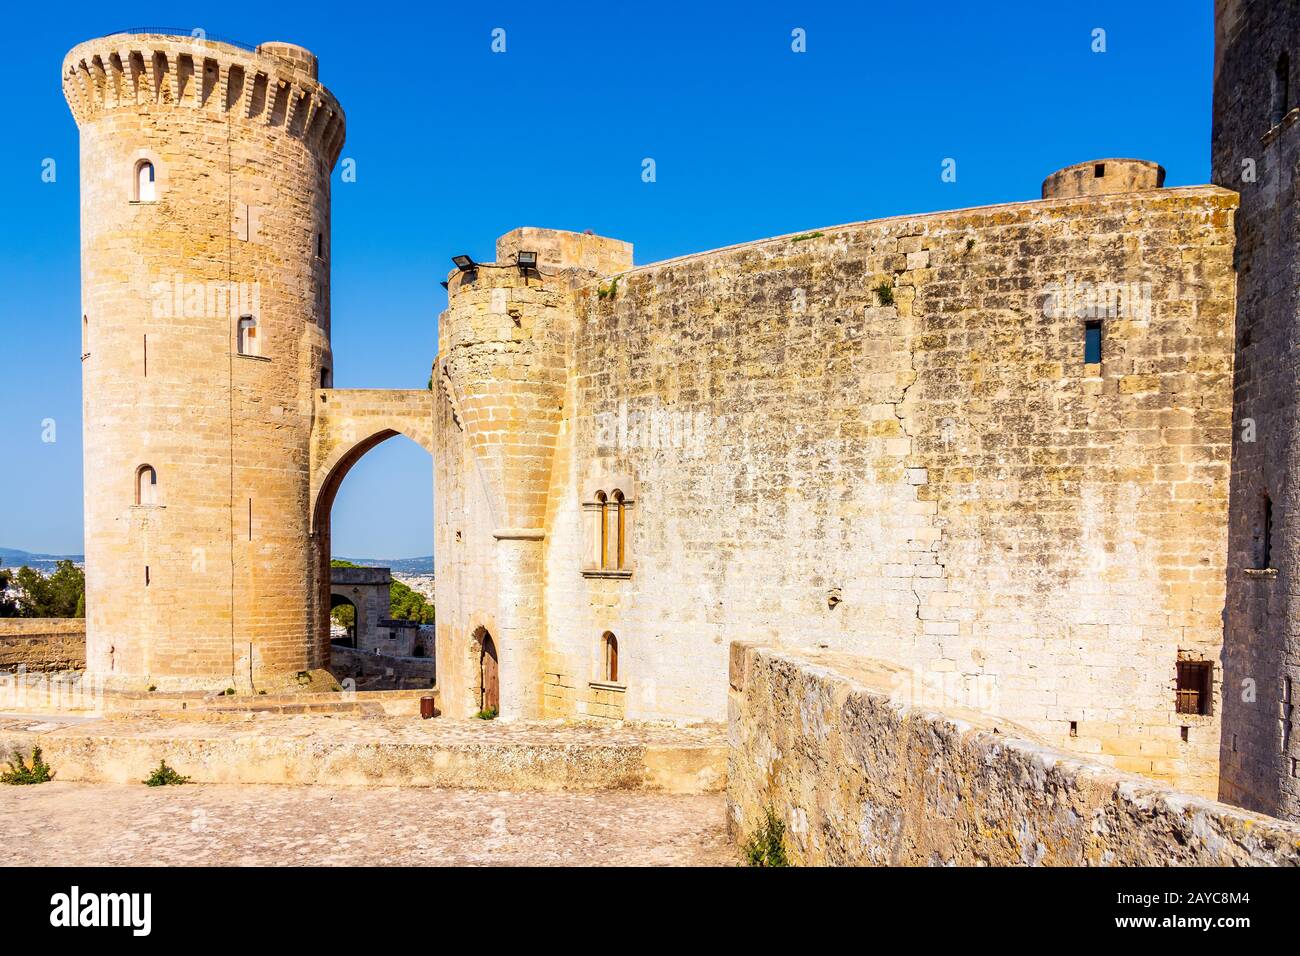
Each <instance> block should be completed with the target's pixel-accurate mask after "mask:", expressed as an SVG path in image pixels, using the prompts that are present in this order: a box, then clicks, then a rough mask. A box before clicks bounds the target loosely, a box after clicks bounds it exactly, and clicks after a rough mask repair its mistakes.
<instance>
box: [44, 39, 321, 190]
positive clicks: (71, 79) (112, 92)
mask: <svg viewBox="0 0 1300 956" xmlns="http://www.w3.org/2000/svg"><path fill="white" fill-rule="evenodd" d="M62 76H63V93H64V96H65V97H66V98H67V100H68V106H69V107H70V108H71V109H72V113H73V116H74V117H75V118H76V120H77V125H78V126H84V125H85V124H86V123H88V122H92V121H94V120H95V119H97V118H99V117H100V116H102V115H103V114H105V113H111V112H112V111H116V110H124V109H131V110H139V109H141V108H145V109H149V110H154V109H159V108H175V109H181V110H195V111H200V112H207V113H211V114H214V115H220V116H225V117H229V118H230V119H232V120H234V121H237V122H240V123H246V124H249V125H252V126H261V127H265V128H267V129H279V130H281V131H282V132H283V133H285V134H286V135H288V136H291V137H293V138H295V139H298V140H301V141H302V142H303V144H304V145H305V146H306V147H307V148H308V149H310V150H312V151H313V152H316V153H317V154H318V155H319V156H320V158H321V159H323V160H324V162H325V164H326V168H327V169H329V168H333V166H334V163H335V162H336V161H337V160H338V156H339V152H340V151H341V150H342V148H343V140H344V137H345V135H346V125H347V123H346V119H345V117H344V114H343V108H342V107H341V106H340V105H339V102H338V100H337V99H335V98H334V95H333V94H332V93H330V91H329V90H328V89H326V88H325V87H324V86H323V85H322V84H321V83H320V81H319V79H317V66H316V57H315V56H313V55H312V54H311V53H310V52H309V51H307V50H305V49H303V48H302V47H299V46H296V45H294V44H290V43H278V42H277V43H264V44H262V45H261V46H259V47H257V48H256V49H255V50H244V49H241V48H240V47H238V46H234V45H232V44H229V43H221V42H217V41H213V40H207V39H201V38H198V37H179V36H166V35H162V34H151V33H140V34H131V33H119V34H113V35H111V36H106V37H100V38H98V39H95V40H88V41H86V42H85V43H81V44H78V45H77V46H75V47H73V49H72V50H71V51H70V52H69V53H68V55H67V56H66V57H64V60H63V74H62Z"/></svg>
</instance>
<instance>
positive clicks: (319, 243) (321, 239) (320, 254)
mask: <svg viewBox="0 0 1300 956" xmlns="http://www.w3.org/2000/svg"><path fill="white" fill-rule="evenodd" d="M316 258H317V259H324V258H325V234H324V233H323V232H318V233H316Z"/></svg>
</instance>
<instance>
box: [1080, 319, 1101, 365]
mask: <svg viewBox="0 0 1300 956" xmlns="http://www.w3.org/2000/svg"><path fill="white" fill-rule="evenodd" d="M1083 361H1084V364H1085V365H1099V364H1100V363H1101V319H1091V320H1089V321H1088V322H1085V323H1084V325H1083Z"/></svg>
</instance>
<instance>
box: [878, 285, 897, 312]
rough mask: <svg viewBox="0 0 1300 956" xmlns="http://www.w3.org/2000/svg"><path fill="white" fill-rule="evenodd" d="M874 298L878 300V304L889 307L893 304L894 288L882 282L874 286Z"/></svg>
mask: <svg viewBox="0 0 1300 956" xmlns="http://www.w3.org/2000/svg"><path fill="white" fill-rule="evenodd" d="M875 292H876V297H877V298H879V299H880V304H881V305H884V306H890V305H893V304H894V287H893V286H892V285H890V284H889V283H888V282H882V283H880V285H878V286H876V289H875Z"/></svg>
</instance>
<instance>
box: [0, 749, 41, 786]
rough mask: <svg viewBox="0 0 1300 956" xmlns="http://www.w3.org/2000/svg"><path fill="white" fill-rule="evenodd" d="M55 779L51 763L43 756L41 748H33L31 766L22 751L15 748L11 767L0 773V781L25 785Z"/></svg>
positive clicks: (10, 761) (10, 762) (10, 763)
mask: <svg viewBox="0 0 1300 956" xmlns="http://www.w3.org/2000/svg"><path fill="white" fill-rule="evenodd" d="M53 779H54V772H53V771H52V770H50V765H49V764H47V763H46V762H45V760H44V759H42V757H41V748H40V747H33V748H32V762H31V765H30V766H29V765H28V763H27V761H26V760H24V759H23V755H22V753H21V752H20V751H17V750H15V751H14V755H13V756H12V757H10V758H9V769H8V770H6V771H4V772H3V773H0V783H9V784H14V785H16V786H25V785H27V784H32V783H49V782H50V781H51V780H53Z"/></svg>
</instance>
